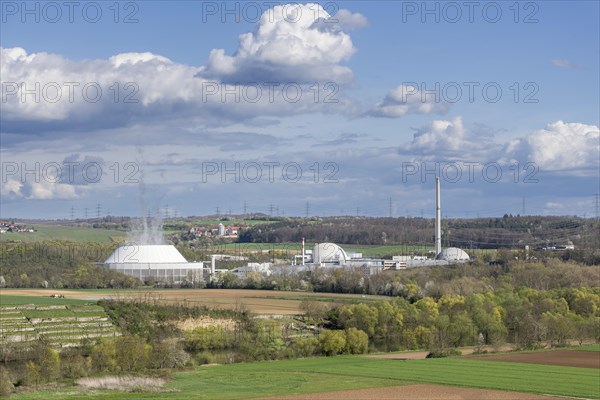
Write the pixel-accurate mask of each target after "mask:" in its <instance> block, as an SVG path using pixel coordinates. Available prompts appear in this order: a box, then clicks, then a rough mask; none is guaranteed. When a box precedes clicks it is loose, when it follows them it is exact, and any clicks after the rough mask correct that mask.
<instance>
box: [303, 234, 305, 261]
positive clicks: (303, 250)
mask: <svg viewBox="0 0 600 400" xmlns="http://www.w3.org/2000/svg"><path fill="white" fill-rule="evenodd" d="M304 254H305V251H304V238H302V265H304Z"/></svg>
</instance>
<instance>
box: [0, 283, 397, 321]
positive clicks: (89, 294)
mask: <svg viewBox="0 0 600 400" xmlns="http://www.w3.org/2000/svg"><path fill="white" fill-rule="evenodd" d="M53 293H60V294H63V295H64V296H65V298H66V299H79V300H88V301H90V300H99V299H102V298H120V299H122V298H128V297H133V298H144V297H149V298H151V299H156V300H158V301H166V302H182V301H185V302H187V303H188V304H196V305H199V306H207V307H214V308H237V307H240V306H243V307H245V308H246V309H248V310H249V311H251V312H253V313H256V314H276V315H290V314H299V313H301V311H300V303H301V302H302V300H304V299H306V298H310V299H313V300H318V301H325V302H365V301H372V300H380V299H387V297H383V296H363V295H358V294H356V295H355V294H332V293H305V292H284V291H273V290H244V289H148V290H72V289H69V290H56V289H2V290H0V302H2V298H3V296H6V295H8V296H38V297H39V296H42V297H46V298H48V300H50V301H52V300H54V299H50V298H49V297H48V296H50V295H51V294H53ZM56 300H60V299H56ZM23 301H27V299H23ZM25 304H27V303H25Z"/></svg>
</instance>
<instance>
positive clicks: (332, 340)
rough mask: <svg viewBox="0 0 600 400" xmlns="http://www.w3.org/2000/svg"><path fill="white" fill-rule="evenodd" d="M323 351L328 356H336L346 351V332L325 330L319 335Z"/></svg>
mask: <svg viewBox="0 0 600 400" xmlns="http://www.w3.org/2000/svg"><path fill="white" fill-rule="evenodd" d="M319 342H320V344H321V350H322V351H323V353H324V354H325V355H327V356H335V355H336V354H340V353H342V352H343V351H344V349H345V347H346V335H345V334H344V331H333V330H325V331H323V332H322V333H321V335H319Z"/></svg>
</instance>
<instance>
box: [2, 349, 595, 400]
mask: <svg viewBox="0 0 600 400" xmlns="http://www.w3.org/2000/svg"><path fill="white" fill-rule="evenodd" d="M409 383H430V384H438V385H450V386H462V387H472V388H479V389H496V390H510V391H519V392H531V393H540V394H550V395H555V396H569V397H578V398H587V399H597V398H600V379H598V371H597V370H596V369H591V368H575V367H560V366H550V365H536V364H520V363H506V362H494V361H481V360H470V359H464V358H446V359H425V360H386V359H374V358H365V357H357V356H352V357H351V356H343V357H331V358H309V359H301V360H284V361H270V362H255V363H245V364H232V365H215V366H203V367H197V368H195V369H193V370H189V371H183V372H177V373H175V374H174V375H173V380H171V381H170V382H168V383H167V384H166V385H165V388H166V389H167V390H169V391H168V392H163V393H160V394H158V393H123V392H117V391H108V390H96V391H93V392H91V393H90V392H87V393H85V394H84V392H83V391H82V390H80V389H77V388H72V387H71V388H59V389H53V390H48V391H45V392H30V393H22V394H19V395H16V396H14V397H13V398H14V399H23V400H24V399H40V400H41V399H48V398H52V399H84V398H85V399H89V398H103V399H133V398H135V399H155V398H164V399H186V400H187V399H191V398H193V399H211V400H232V399H246V398H255V397H268V396H278V395H288V394H304V393H315V392H326V391H335V390H348V389H359V388H369V387H383V386H398V385H404V384H409ZM171 390H172V391H171Z"/></svg>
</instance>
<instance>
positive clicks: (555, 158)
mask: <svg viewBox="0 0 600 400" xmlns="http://www.w3.org/2000/svg"><path fill="white" fill-rule="evenodd" d="M505 151H506V153H507V154H508V155H514V156H515V157H517V158H521V159H523V158H525V159H528V160H530V161H532V162H535V163H536V164H537V165H538V166H539V168H540V169H543V170H546V171H559V172H560V171H563V172H568V171H570V170H584V169H592V171H595V172H594V173H596V174H597V173H598V168H599V167H600V161H599V158H600V130H599V129H598V127H597V126H595V125H587V124H583V123H578V122H570V123H569V122H563V121H560V120H559V121H556V122H553V123H550V124H548V125H547V126H546V127H545V128H544V129H539V130H536V131H534V132H532V133H531V134H529V135H527V137H524V138H519V139H515V140H513V141H511V142H509V143H507V144H506V150H505Z"/></svg>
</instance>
